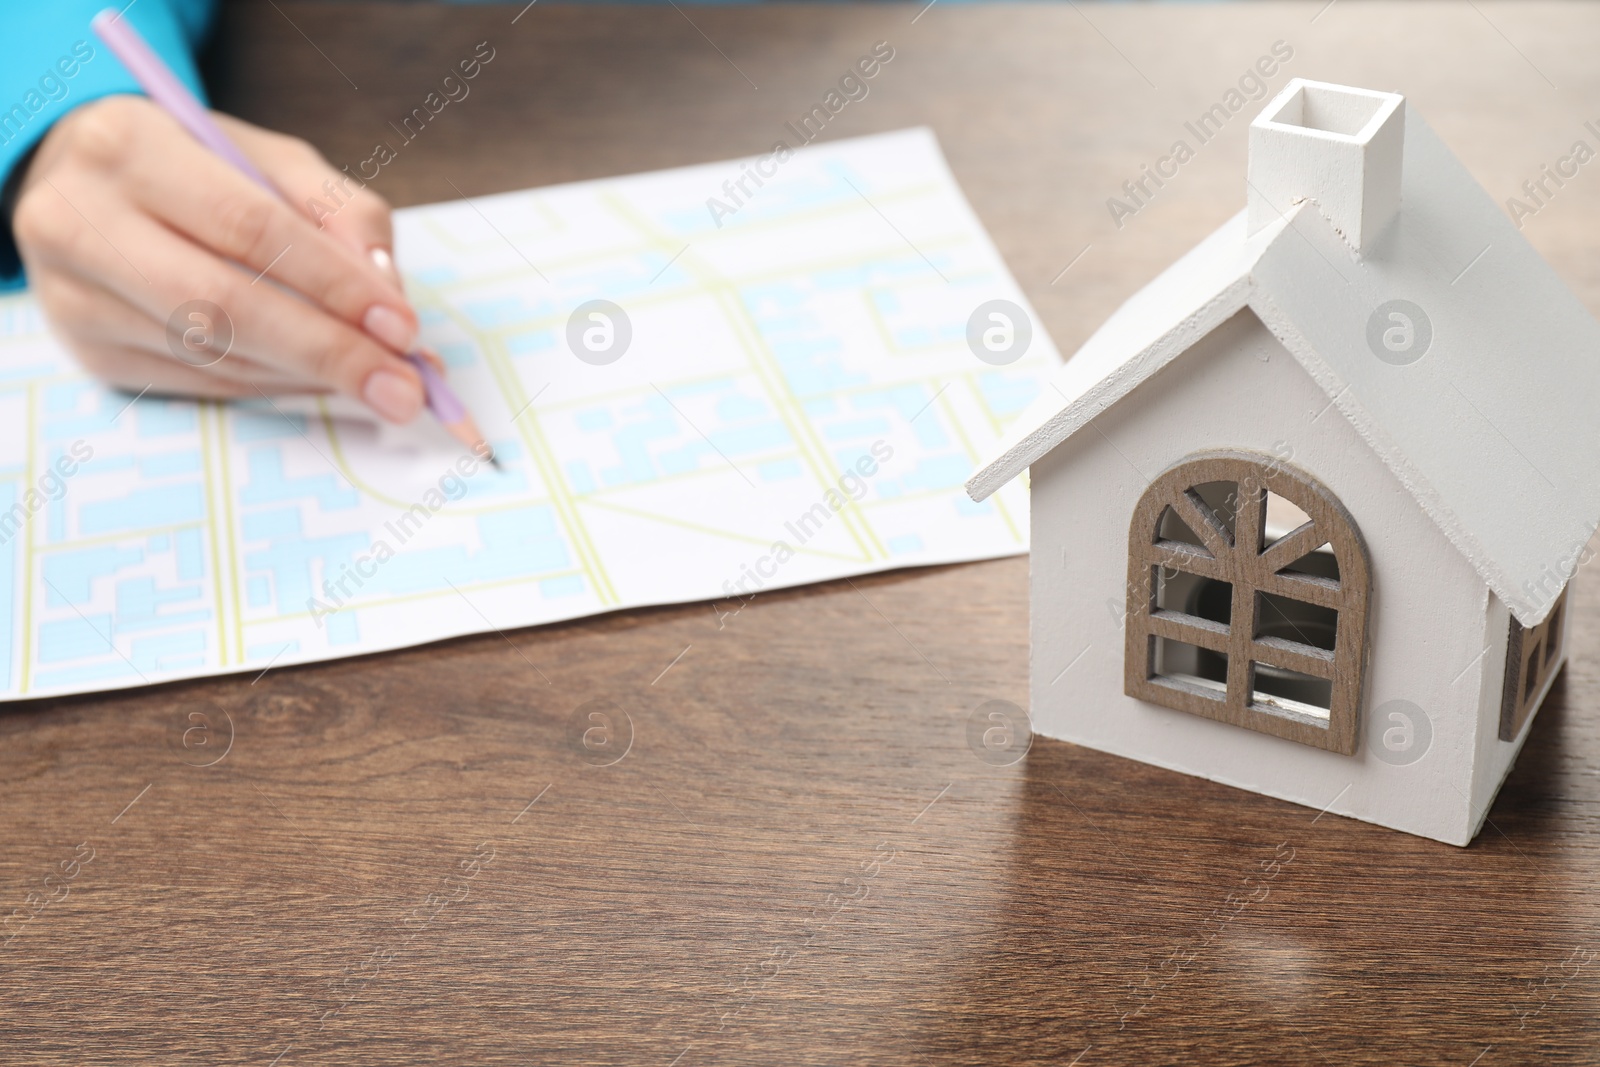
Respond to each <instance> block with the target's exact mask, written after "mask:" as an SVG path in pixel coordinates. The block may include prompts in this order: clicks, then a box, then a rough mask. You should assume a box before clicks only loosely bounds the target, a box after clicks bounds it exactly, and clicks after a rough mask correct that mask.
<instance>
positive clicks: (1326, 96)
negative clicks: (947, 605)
mask: <svg viewBox="0 0 1600 1067" xmlns="http://www.w3.org/2000/svg"><path fill="white" fill-rule="evenodd" d="M1249 138H1250V139H1249V167H1248V181H1247V183H1246V185H1247V189H1248V194H1247V207H1246V209H1245V210H1244V211H1242V212H1240V213H1239V214H1238V215H1236V216H1235V217H1234V218H1232V219H1231V220H1229V221H1228V222H1227V223H1226V224H1224V225H1223V226H1222V228H1221V229H1219V230H1217V231H1216V232H1215V233H1213V234H1212V235H1211V236H1210V237H1208V238H1206V240H1205V241H1203V242H1202V243H1201V244H1200V245H1199V246H1198V247H1196V248H1195V249H1194V250H1193V251H1191V252H1190V253H1188V254H1187V255H1186V256H1184V257H1183V258H1182V259H1181V260H1179V261H1178V262H1177V263H1175V264H1173V265H1172V266H1171V267H1170V268H1168V269H1167V270H1166V271H1165V272H1164V273H1163V274H1161V276H1160V277H1158V278H1157V279H1156V280H1155V281H1153V282H1151V283H1150V284H1149V285H1148V286H1146V287H1145V288H1144V289H1143V290H1141V291H1140V292H1138V293H1137V294H1135V295H1134V296H1133V297H1132V298H1131V299H1130V300H1129V301H1128V302H1127V303H1126V304H1124V305H1123V306H1122V307H1121V308H1120V309H1119V310H1118V311H1117V312H1116V313H1115V314H1113V315H1112V316H1111V318H1110V320H1109V321H1107V322H1106V323H1105V325H1104V326H1102V327H1101V328H1100V330H1099V331H1098V332H1096V333H1095V334H1094V336H1092V337H1091V338H1090V339H1089V340H1088V341H1087V342H1086V343H1085V344H1084V346H1083V347H1082V348H1081V349H1080V350H1079V351H1078V352H1077V354H1076V355H1074V356H1073V357H1072V358H1071V359H1070V360H1068V361H1067V362H1066V364H1064V365H1063V366H1062V367H1061V369H1060V370H1059V371H1058V372H1057V373H1056V375H1055V378H1054V380H1053V388H1052V389H1048V390H1046V391H1045V394H1044V395H1043V396H1042V397H1041V398H1040V399H1039V400H1038V401H1037V402H1036V404H1035V406H1034V407H1033V408H1031V409H1030V410H1029V411H1028V412H1027V413H1026V414H1025V415H1024V416H1023V417H1022V418H1021V419H1020V420H1019V421H1018V423H1017V425H1016V426H1015V427H1014V429H1013V430H1012V432H1011V434H1010V436H1009V437H1008V438H1007V440H1006V441H1005V442H1004V443H1003V444H1002V446H1001V451H1000V453H999V455H998V456H997V458H995V459H994V460H993V461H992V462H990V463H989V464H988V465H987V466H985V467H983V468H982V469H981V470H980V471H979V472H978V473H977V474H976V475H974V476H973V478H972V479H971V481H970V482H968V483H967V491H968V492H969V494H970V495H971V496H972V497H973V499H975V500H982V499H984V498H985V497H987V496H988V495H989V494H990V493H993V492H994V491H995V490H996V489H997V488H999V487H1000V486H1001V485H1003V484H1004V483H1005V482H1007V481H1008V480H1009V479H1011V478H1013V477H1015V476H1017V475H1018V474H1020V473H1022V472H1023V471H1024V470H1025V469H1027V470H1029V471H1030V485H1031V496H1032V545H1033V547H1032V562H1031V575H1030V583H1031V585H1030V600H1031V605H1032V608H1031V611H1032V621H1031V645H1032V664H1031V682H1030V685H1031V694H1032V695H1031V700H1032V709H1031V716H1032V720H1033V728H1034V730H1035V732H1036V733H1038V734H1042V735H1045V736H1048V737H1057V738H1063V739H1066V740H1068V741H1072V742H1076V743H1078V744H1082V745H1087V746H1090V747H1092V748H1096V749H1100V750H1103V751H1106V752H1112V753H1116V754H1118V755H1122V756H1127V757H1129V758H1132V759H1137V760H1142V761H1144V762H1147V763H1152V764H1156V765H1158V766H1162V767H1167V768H1171V769H1173V770H1178V771H1183V772H1185V773H1188V774H1194V775H1200V776H1202V777H1205V778H1210V779H1214V780H1216V781H1219V782H1224V783H1227V784H1229V785H1233V786H1237V787H1239V788H1242V789H1249V790H1253V791H1255V792H1259V793H1264V794H1267V795H1269V796H1274V797H1280V798H1282V799H1285V800H1290V801H1294V802H1296V803H1300V804H1305V805H1308V806H1311V807H1314V808H1317V809H1323V808H1326V810H1329V811H1332V812H1335V813H1338V814H1341V815H1347V816H1350V817H1352V818H1357V819H1364V820H1367V821H1369V822H1374V823H1379V824H1381V825H1384V826H1389V827H1393V828H1396V829H1399V830H1404V831H1407V832H1409V833H1413V834H1419V835H1422V836H1425V837H1430V838H1434V839H1436V840H1439V841H1445V842H1449V843H1451V844H1456V845H1465V844H1467V843H1469V842H1470V841H1471V840H1472V838H1473V837H1474V835H1475V834H1476V833H1477V831H1478V828H1479V827H1480V826H1481V825H1482V822H1483V820H1484V818H1485V816H1486V814H1487V812H1488V810H1489V806H1490V804H1491V803H1492V801H1493V800H1494V796H1495V793H1496V792H1497V791H1498V789H1499V787H1500V784H1501V782H1502V781H1503V780H1504V779H1505V776H1506V774H1507V773H1508V771H1509V770H1510V768H1511V765H1512V762H1513V761H1514V760H1515V758H1516V755H1517V752H1518V751H1519V750H1520V748H1521V746H1522V744H1523V741H1524V739H1525V738H1526V737H1527V734H1528V730H1529V728H1530V723H1531V722H1532V719H1533V715H1534V712H1535V710H1536V709H1537V708H1538V706H1539V704H1540V703H1541V701H1543V699H1544V697H1545V694H1546V693H1547V692H1548V691H1549V689H1550V687H1551V685H1552V684H1553V682H1554V681H1555V678H1556V676H1557V674H1558V673H1559V672H1560V670H1561V667H1562V665H1563V663H1564V660H1565V637H1566V634H1567V630H1568V627H1567V612H1566V610H1565V605H1566V590H1567V585H1568V582H1569V581H1570V580H1571V579H1572V577H1573V575H1574V573H1575V572H1576V571H1577V569H1578V567H1579V565H1580V563H1582V562H1587V559H1588V556H1587V554H1586V553H1587V548H1586V546H1587V545H1588V542H1589V539H1590V537H1591V535H1592V534H1593V533H1594V532H1595V529H1596V526H1597V523H1600V323H1596V322H1595V320H1594V319H1593V317H1591V315H1590V314H1589V312H1588V311H1587V310H1586V309H1585V308H1584V306H1583V305H1582V304H1581V303H1580V302H1579V301H1578V299H1577V298H1576V297H1575V296H1574V295H1573V294H1572V293H1571V292H1570V291H1569V290H1568V289H1567V288H1566V286H1565V285H1563V283H1562V282H1561V280H1560V279H1559V278H1558V277H1557V276H1556V274H1555V272H1554V271H1553V270H1551V268H1550V267H1549V265H1548V264H1546V263H1545V262H1544V261H1543V260H1542V259H1541V258H1540V257H1539V255H1538V253H1537V252H1535V251H1534V250H1533V248H1532V247H1531V246H1530V245H1529V244H1528V243H1527V241H1525V240H1524V239H1523V237H1522V236H1521V234H1520V233H1519V232H1518V231H1517V229H1516V227H1515V226H1514V225H1513V224H1512V222H1511V221H1510V220H1509V219H1508V218H1507V217H1506V216H1505V215H1504V214H1503V213H1502V212H1501V211H1500V209H1499V208H1498V206H1497V205H1496V204H1495V202H1494V201H1493V200H1492V199H1491V198H1490V197H1489V195H1488V194H1487V193H1486V192H1485V191H1484V190H1483V189H1482V188H1481V187H1480V186H1478V184H1477V183H1476V182H1475V181H1474V180H1473V179H1472V177H1471V176H1470V175H1469V174H1468V173H1467V171H1466V170H1465V168H1464V167H1463V166H1462V165H1461V163H1460V162H1459V161H1458V160H1457V159H1456V158H1455V157H1454V156H1453V155H1452V154H1451V152H1450V151H1449V149H1447V148H1446V147H1445V146H1444V144H1443V143H1442V142H1441V141H1440V140H1439V138H1438V137H1437V136H1436V135H1435V134H1434V133H1433V131H1432V130H1431V129H1429V127H1428V126H1427V124H1426V123H1424V122H1423V121H1422V120H1421V119H1420V118H1419V117H1418V116H1417V115H1416V113H1415V112H1414V111H1412V110H1411V109H1410V108H1409V107H1408V106H1407V105H1406V102H1405V100H1404V99H1403V98H1402V97H1401V96H1399V95H1397V94H1394V93H1382V92H1372V91H1368V90H1365V89H1354V88H1348V87H1344V86H1338V85H1329V84H1325V83H1319V82H1311V81H1304V80H1300V79H1296V80H1294V81H1292V82H1291V83H1290V84H1289V85H1288V86H1287V87H1285V88H1284V90H1283V91H1282V92H1281V93H1279V94H1278V96H1277V97H1276V98H1274V99H1273V100H1272V102H1271V103H1269V104H1268V105H1267V107H1266V109H1265V110H1264V111H1263V112H1262V113H1261V115H1260V116H1259V117H1258V118H1257V119H1256V120H1255V121H1254V122H1253V123H1252V124H1251V126H1250V131H1249Z"/></svg>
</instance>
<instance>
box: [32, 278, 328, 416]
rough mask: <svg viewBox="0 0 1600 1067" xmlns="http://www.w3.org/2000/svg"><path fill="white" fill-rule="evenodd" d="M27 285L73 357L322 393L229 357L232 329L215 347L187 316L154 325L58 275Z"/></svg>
mask: <svg viewBox="0 0 1600 1067" xmlns="http://www.w3.org/2000/svg"><path fill="white" fill-rule="evenodd" d="M31 281H32V283H33V290H34V295H35V297H36V299H38V301H39V304H40V306H42V307H43V308H44V309H45V312H46V313H47V314H48V316H49V318H50V321H51V323H52V325H53V326H55V327H56V329H57V332H58V334H59V335H60V339H61V340H62V341H63V343H65V344H66V345H67V347H68V348H69V349H72V350H74V351H77V350H79V349H80V348H88V347H94V348H100V349H112V348H121V347H126V348H131V349H136V350H138V351H140V352H143V353H145V354H147V355H152V356H155V357H157V358H158V359H172V360H176V361H177V362H179V363H182V364H183V365H185V366H188V367H191V368H193V369H195V370H203V371H206V372H207V373H210V374H215V375H220V376H222V377H224V378H230V379H233V380H234V381H238V382H243V383H244V384H246V385H259V386H261V388H263V389H265V390H267V391H268V392H306V391H316V390H320V389H323V388H324V387H323V386H321V385H319V384H318V383H316V382H313V381H310V380H309V379H307V378H305V377H303V376H301V375H297V374H291V373H286V372H284V371H281V370H279V369H278V368H276V367H270V366H267V365H266V364H263V363H259V362H257V361H255V360H252V359H249V358H247V357H245V356H242V355H238V354H236V353H233V352H231V351H228V347H231V344H232V328H231V326H228V327H226V328H225V331H224V332H223V333H222V334H221V337H222V339H223V344H224V345H226V346H227V347H218V346H217V345H216V344H215V343H214V342H215V341H216V340H217V339H218V336H219V334H218V331H217V330H216V324H213V323H209V322H203V321H199V320H194V319H192V318H190V317H188V316H182V317H179V321H177V322H176V323H175V322H174V321H173V317H172V316H169V317H168V319H167V321H166V323H158V322H156V321H155V320H154V319H152V318H150V317H149V316H148V315H146V314H145V313H144V312H142V311H140V310H139V309H138V308H135V307H134V306H133V305H132V304H130V303H128V302H127V301H126V300H124V299H123V298H122V297H121V296H119V295H117V294H116V293H113V292H111V291H110V290H108V289H104V288H102V287H100V286H99V285H96V284H95V283H93V282H89V281H84V280H83V279H80V278H77V277H74V276H72V275H69V274H63V273H61V272H60V271H55V270H49V271H41V272H39V273H38V274H36V275H35V276H34V277H33V278H32V279H31ZM200 328H204V330H205V331H206V332H205V335H204V336H202V337H201V338H196V337H194V333H195V332H196V330H198V329H200ZM197 341H199V342H200V343H196V342H197ZM207 341H209V342H213V343H205V342H207ZM180 353H181V354H180ZM96 370H97V372H98V368H96Z"/></svg>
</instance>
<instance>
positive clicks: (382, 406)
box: [361, 370, 422, 423]
mask: <svg viewBox="0 0 1600 1067" xmlns="http://www.w3.org/2000/svg"><path fill="white" fill-rule="evenodd" d="M361 399H363V400H365V401H366V402H367V405H368V406H369V407H371V408H372V410H373V411H376V412H377V413H378V414H379V415H382V416H383V417H384V418H386V419H388V420H389V421H390V422H399V423H405V422H410V421H411V420H412V419H414V418H416V417H417V412H419V411H421V410H422V387H421V386H419V385H418V384H417V383H416V382H414V381H412V380H411V379H410V378H407V377H406V376H405V375H403V374H396V373H395V372H394V371H391V370H375V371H373V372H372V373H371V374H369V375H367V384H366V385H364V386H362V387H361Z"/></svg>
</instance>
